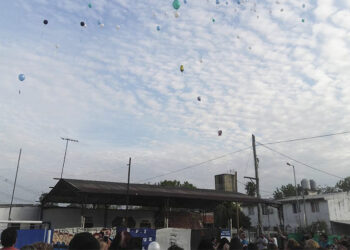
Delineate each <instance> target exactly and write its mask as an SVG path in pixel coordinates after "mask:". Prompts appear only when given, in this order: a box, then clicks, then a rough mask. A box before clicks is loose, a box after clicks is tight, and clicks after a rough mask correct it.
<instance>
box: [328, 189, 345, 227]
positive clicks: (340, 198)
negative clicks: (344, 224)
mask: <svg viewBox="0 0 350 250" xmlns="http://www.w3.org/2000/svg"><path fill="white" fill-rule="evenodd" d="M326 199H327V201H328V209H329V216H330V220H333V221H340V220H350V195H349V193H346V192H343V193H337V194H332V195H328V196H327V197H326Z"/></svg>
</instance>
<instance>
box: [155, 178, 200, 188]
mask: <svg viewBox="0 0 350 250" xmlns="http://www.w3.org/2000/svg"><path fill="white" fill-rule="evenodd" d="M157 185H158V186H161V187H183V188H188V189H196V186H194V185H193V184H191V183H189V182H188V181H185V182H184V183H181V182H180V181H178V180H173V181H171V180H164V181H161V182H159V183H158V184H157Z"/></svg>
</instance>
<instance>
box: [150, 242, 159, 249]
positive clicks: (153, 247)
mask: <svg viewBox="0 0 350 250" xmlns="http://www.w3.org/2000/svg"><path fill="white" fill-rule="evenodd" d="M148 250H160V245H159V243H158V242H156V241H153V242H151V243H150V244H149V245H148Z"/></svg>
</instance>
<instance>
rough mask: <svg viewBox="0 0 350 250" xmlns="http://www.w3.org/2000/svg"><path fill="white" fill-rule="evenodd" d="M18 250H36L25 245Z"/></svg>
mask: <svg viewBox="0 0 350 250" xmlns="http://www.w3.org/2000/svg"><path fill="white" fill-rule="evenodd" d="M20 250H37V249H36V248H35V247H33V246H32V245H25V246H23V247H21V248H20Z"/></svg>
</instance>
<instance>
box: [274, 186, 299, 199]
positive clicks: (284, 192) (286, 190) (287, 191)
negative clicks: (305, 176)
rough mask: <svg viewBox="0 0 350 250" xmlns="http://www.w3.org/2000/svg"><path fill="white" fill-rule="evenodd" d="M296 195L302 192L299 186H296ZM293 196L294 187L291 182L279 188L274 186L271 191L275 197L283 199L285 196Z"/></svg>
mask: <svg viewBox="0 0 350 250" xmlns="http://www.w3.org/2000/svg"><path fill="white" fill-rule="evenodd" d="M297 190H298V195H300V194H301V193H302V191H301V187H300V186H298V187H297ZM290 196H295V187H294V186H293V185H292V184H288V185H282V186H281V187H280V188H276V190H275V192H274V193H273V197H274V198H275V199H283V198H286V197H290Z"/></svg>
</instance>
